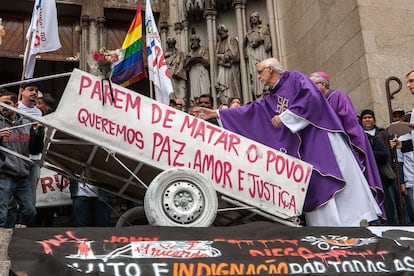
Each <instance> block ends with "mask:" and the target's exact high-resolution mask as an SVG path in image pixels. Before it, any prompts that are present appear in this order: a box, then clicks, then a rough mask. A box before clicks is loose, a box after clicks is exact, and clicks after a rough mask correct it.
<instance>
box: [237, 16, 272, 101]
mask: <svg viewBox="0 0 414 276" xmlns="http://www.w3.org/2000/svg"><path fill="white" fill-rule="evenodd" d="M243 44H244V49H245V57H246V59H247V64H248V73H249V84H250V91H251V93H252V95H253V98H254V99H260V98H261V96H262V95H263V94H264V87H263V85H262V83H261V82H260V80H258V79H257V76H256V65H257V63H259V62H260V61H262V60H264V59H266V58H269V57H270V56H271V55H272V42H271V38H270V31H269V27H268V26H267V25H263V24H262V20H261V18H260V14H259V13H258V12H256V11H255V12H252V13H251V15H250V30H249V31H248V32H247V34H246V37H245V38H244V43H243Z"/></svg>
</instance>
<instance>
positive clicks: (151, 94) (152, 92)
mask: <svg viewBox="0 0 414 276" xmlns="http://www.w3.org/2000/svg"><path fill="white" fill-rule="evenodd" d="M149 90H150V98H151V99H153V100H154V99H155V98H154V87H153V85H152V80H149Z"/></svg>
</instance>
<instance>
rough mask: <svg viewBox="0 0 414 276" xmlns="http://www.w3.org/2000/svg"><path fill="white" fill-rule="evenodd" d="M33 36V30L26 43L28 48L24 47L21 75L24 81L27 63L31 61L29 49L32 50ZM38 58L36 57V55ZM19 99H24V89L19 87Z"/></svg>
mask: <svg viewBox="0 0 414 276" xmlns="http://www.w3.org/2000/svg"><path fill="white" fill-rule="evenodd" d="M32 38H33V32H30V37H29V40H28V41H27V43H26V48H25V49H24V56H23V69H22V75H21V77H20V80H21V81H23V80H24V79H25V77H24V76H25V75H26V69H27V63H28V62H29V51H30V44H31V42H32ZM35 58H36V57H35ZM17 99H18V100H19V101H20V100H21V99H22V91H21V89H20V88H19V94H18V96H17Z"/></svg>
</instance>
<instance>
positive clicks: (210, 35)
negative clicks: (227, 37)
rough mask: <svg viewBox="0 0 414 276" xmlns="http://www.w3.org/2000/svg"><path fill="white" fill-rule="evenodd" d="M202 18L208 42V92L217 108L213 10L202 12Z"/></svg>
mask: <svg viewBox="0 0 414 276" xmlns="http://www.w3.org/2000/svg"><path fill="white" fill-rule="evenodd" d="M203 16H204V18H205V19H206V21H207V40H208V44H207V45H208V56H209V62H210V90H211V96H213V106H214V107H215V108H216V107H217V93H216V83H217V77H216V72H217V69H216V66H217V64H216V55H215V52H216V51H215V49H216V44H217V40H216V38H217V34H216V24H215V23H216V11H215V10H214V9H211V8H208V9H206V10H205V11H204V15H203Z"/></svg>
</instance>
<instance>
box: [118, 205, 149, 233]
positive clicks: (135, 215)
mask: <svg viewBox="0 0 414 276" xmlns="http://www.w3.org/2000/svg"><path fill="white" fill-rule="evenodd" d="M132 225H148V220H147V217H146V216H145V210H144V206H136V207H133V208H131V209H129V210H127V211H125V213H123V214H122V215H121V217H120V218H119V219H118V221H117V222H116V225H115V227H117V228H120V227H127V226H132Z"/></svg>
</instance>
